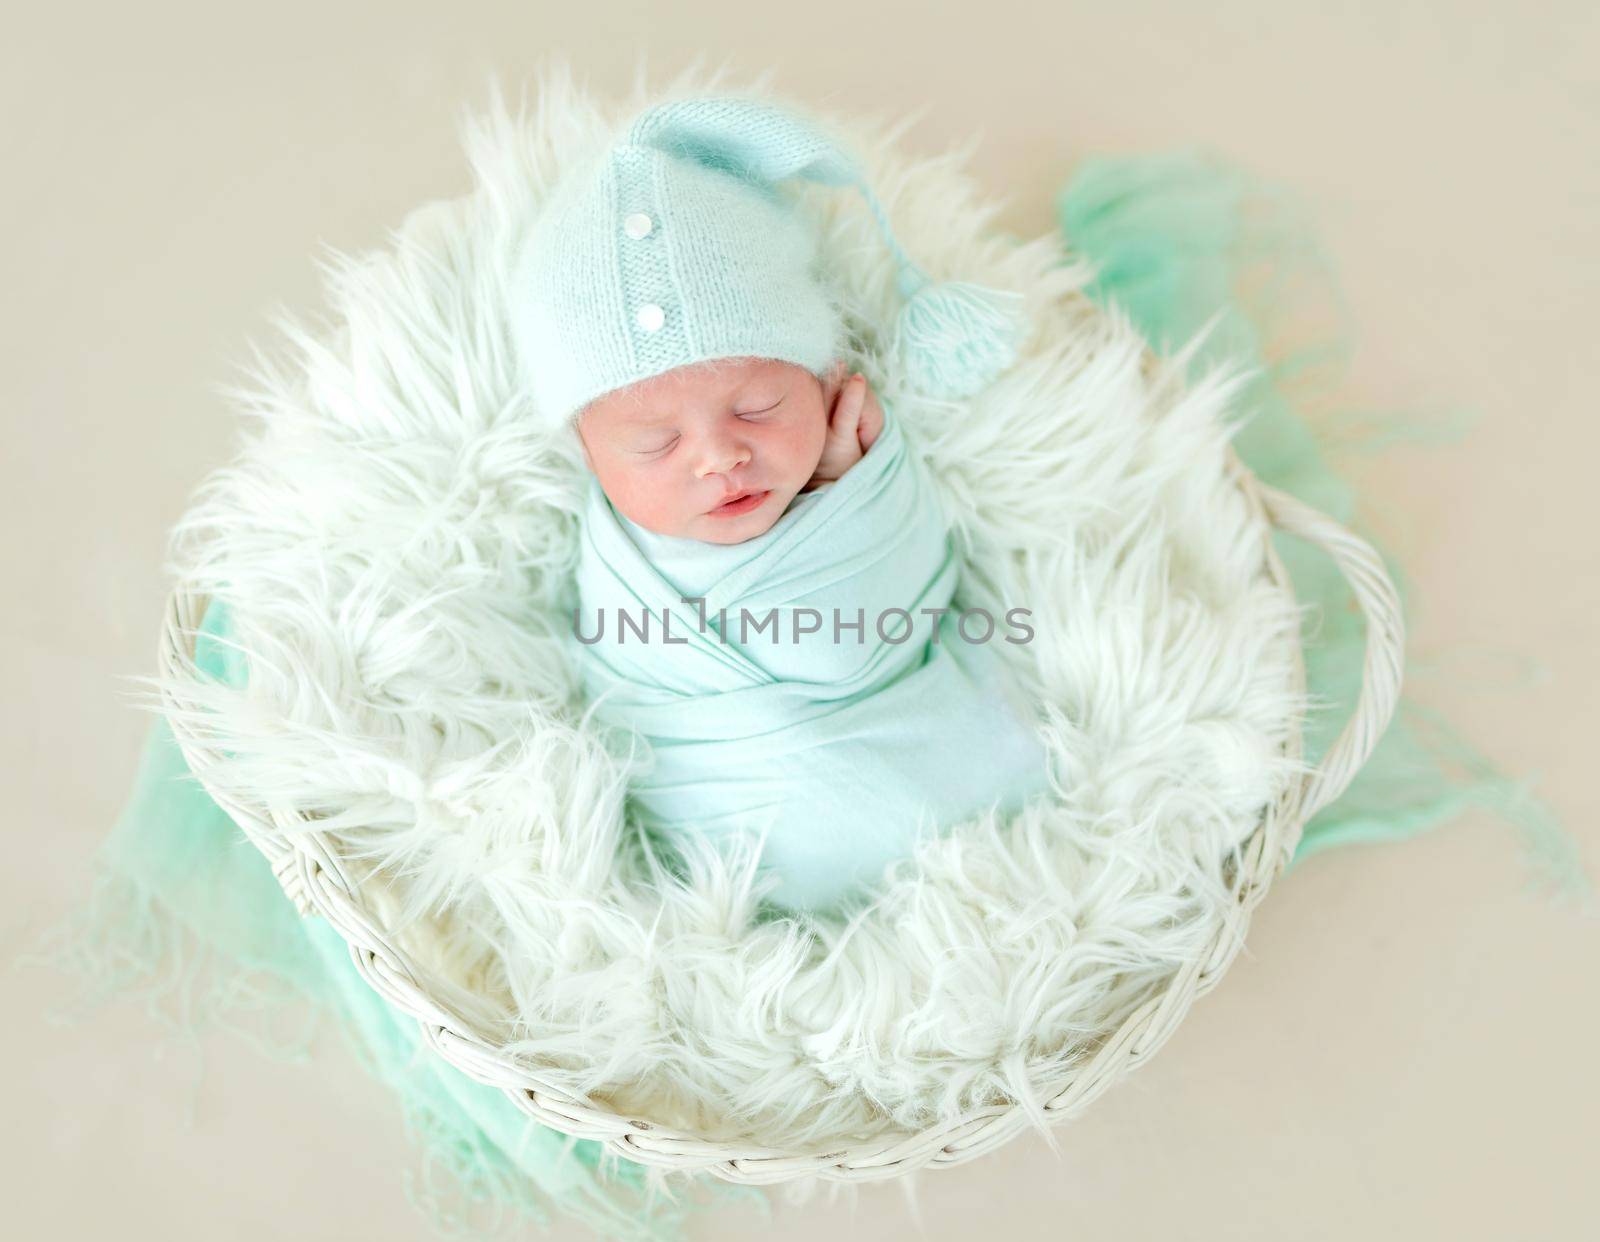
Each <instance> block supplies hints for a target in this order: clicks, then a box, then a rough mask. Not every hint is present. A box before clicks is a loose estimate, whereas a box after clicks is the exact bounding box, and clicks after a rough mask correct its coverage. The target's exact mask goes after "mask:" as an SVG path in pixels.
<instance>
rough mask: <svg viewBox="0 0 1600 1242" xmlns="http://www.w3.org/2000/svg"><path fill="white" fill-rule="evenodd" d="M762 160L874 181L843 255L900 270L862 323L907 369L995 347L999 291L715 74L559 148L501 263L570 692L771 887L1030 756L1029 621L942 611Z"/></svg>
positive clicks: (858, 864) (637, 788) (1015, 768)
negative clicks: (550, 459) (570, 446)
mask: <svg viewBox="0 0 1600 1242" xmlns="http://www.w3.org/2000/svg"><path fill="white" fill-rule="evenodd" d="M537 163H538V164H539V165H540V166H541V167H542V166H544V164H545V161H543V160H542V159H541V160H540V161H537ZM789 179H793V180H799V181H810V182H813V183H816V184H820V185H827V186H843V185H854V186H856V187H857V188H859V189H860V190H861V191H862V193H863V195H864V196H865V197H866V199H867V202H868V205H869V206H870V207H871V208H872V218H873V220H874V221H875V222H876V224H877V226H878V227H879V228H880V229H881V230H882V231H883V235H884V239H885V241H886V242H887V243H888V249H887V254H888V255H889V256H890V260H891V262H892V268H891V267H890V266H889V265H887V264H885V265H883V266H882V267H881V268H880V270H879V271H877V272H875V273H870V275H871V276H872V278H873V281H875V282H876V284H877V286H878V288H880V289H889V290H891V293H892V291H893V290H898V293H899V295H900V296H901V297H902V298H904V299H905V301H904V303H903V304H902V307H901V309H900V311H899V312H898V314H897V315H896V316H895V317H893V318H892V319H891V320H890V321H888V322H886V323H884V324H882V325H877V326H873V325H869V324H863V325H862V326H863V328H864V329H865V330H867V331H869V332H879V331H881V332H883V333H885V334H888V335H885V337H884V338H883V339H884V342H885V344H886V345H887V346H888V348H886V349H885V350H884V351H883V352H882V357H883V359H884V363H885V365H886V366H892V367H894V368H895V371H894V376H895V379H896V381H897V382H898V383H900V384H901V385H903V388H904V391H907V392H914V393H917V394H918V395H922V396H927V397H930V398H933V399H938V400H943V399H960V398H964V397H967V396H971V395H973V394H975V393H977V392H980V391H981V390H982V388H983V386H984V385H985V384H986V383H988V382H989V381H990V380H991V379H992V378H993V377H994V376H995V375H996V374H997V373H998V371H999V369H1000V368H1002V367H1004V366H1005V365H1006V364H1007V363H1008V362H1009V361H1010V360H1012V359H1013V358H1014V357H1015V352H1016V347H1017V342H1018V341H1019V340H1020V336H1021V333H1023V332H1024V331H1025V330H1026V318H1025V316H1023V315H1022V314H1021V313H1020V306H1019V301H1020V297H1019V295H1016V294H1008V293H1004V292H1001V291H995V290H989V289H984V288H982V287H979V286H974V285H967V284H957V283H952V284H935V283H933V282H932V281H931V280H930V279H929V278H928V276H927V275H926V274H925V273H923V272H922V270H921V269H920V268H918V267H917V266H916V265H915V264H913V263H912V262H911V260H910V259H909V258H908V257H907V256H906V255H905V254H904V252H903V251H901V250H900V248H899V246H898V245H897V244H896V243H895V241H894V238H893V235H892V233H891V232H890V231H889V228H888V218H887V216H886V215H885V214H884V212H883V210H882V205H881V204H879V203H878V202H877V200H876V198H874V197H873V195H872V193H871V190H870V189H869V188H868V187H867V185H866V182H865V179H864V178H863V177H862V175H861V169H860V166H859V164H858V162H857V161H856V159H855V158H854V157H853V156H852V155H851V154H850V153H848V152H847V151H844V150H842V149H840V148H839V147H837V146H836V145H835V144H833V143H832V142H830V141H829V140H828V137H827V135H826V134H825V133H824V132H823V131H822V130H821V129H820V128H819V127H817V126H816V125H814V124H812V123H811V122H810V121H808V120H807V119H806V118H804V117H801V116H798V115H795V114H792V113H790V112H789V111H787V110H784V109H781V108H778V107H776V106H775V105H773V104H771V103H769V102H766V101H761V100H751V99H745V98H739V97H722V96H710V97H701V98H687V99H677V100H672V101H669V102H666V103H662V104H657V105H655V106H653V107H651V108H648V109H646V110H645V111H644V112H643V113H641V114H640V115H639V116H637V117H635V118H634V119H633V120H632V121H631V122H630V123H629V124H628V125H627V126H626V127H625V129H624V130H623V131H621V133H620V135H619V141H618V142H617V143H616V144H615V145H613V146H612V147H611V148H610V149H609V150H607V151H605V152H604V153H603V154H602V155H601V156H599V157H598V158H596V159H594V160H593V161H592V162H589V163H584V164H581V165H578V166H575V167H573V168H571V169H564V170H563V176H562V178H561V180H560V181H559V182H558V183H557V185H556V186H555V187H553V188H552V190H551V193H550V194H549V195H548V196H547V198H546V199H545V201H544V203H543V204H542V205H541V208H540V211H539V214H538V216H537V218H536V219H535V220H534V221H533V222H532V223H531V225H530V227H529V229H528V232H527V234H526V236H525V238H524V239H523V240H522V242H521V243H519V244H520V253H519V255H518V256H517V257H516V258H515V259H514V261H513V263H512V265H511V268H510V270H509V271H508V279H507V281H506V292H507V295H508V298H509V304H508V316H509V319H510V322H511V324H512V327H513V330H514V332H515V334H516V346H517V350H516V357H517V360H518V362H519V365H522V366H524V367H525V368H526V369H525V371H524V374H525V375H526V377H527V381H528V385H529V389H530V392H529V396H530V398H531V405H530V408H531V409H532V410H533V412H534V413H535V414H536V415H537V416H538V417H539V418H541V419H543V420H546V421H547V422H548V424H549V426H550V428H551V430H552V431H553V432H559V434H562V435H575V436H576V437H577V438H578V440H579V441H580V442H581V444H582V449H583V458H584V461H585V462H586V463H587V466H588V470H589V475H588V478H587V481H586V487H587V491H586V494H585V496H584V508H583V514H582V516H583V523H582V536H581V540H580V554H579V561H578V568H577V595H578V609H577V614H576V616H575V618H574V639H575V642H574V647H573V649H574V652H575V653H576V654H575V659H576V661H577V662H578V663H579V665H580V666H581V670H582V679H583V687H584V690H585V692H586V694H587V696H588V697H589V699H590V701H591V703H592V705H593V713H594V716H595V717H596V718H598V720H599V721H601V722H602V723H607V724H613V725H616V726H619V727H621V728H623V729H626V730H628V731H630V732H631V734H632V735H635V736H636V737H637V738H638V739H640V740H642V741H643V742H644V743H645V744H646V747H645V749H646V751H647V752H648V754H647V755H646V762H645V763H643V764H641V767H640V768H639V769H638V770H636V773H635V776H634V779H633V781H632V783H631V784H630V787H629V793H630V798H631V804H632V806H633V808H634V809H635V811H636V812H637V813H638V815H639V816H640V819H641V822H642V823H643V824H644V825H645V826H646V827H647V828H648V829H649V830H651V835H652V836H653V837H654V838H655V840H656V841H657V842H658V843H664V844H667V845H669V846H673V845H676V846H677V847H679V848H678V849H677V850H676V851H671V850H669V851H668V852H669V853H671V852H677V853H678V854H679V855H680V857H681V856H683V855H684V854H685V853H686V851H688V849H689V847H691V846H694V847H698V846H700V845H706V844H710V845H721V844H726V843H727V838H728V837H729V834H748V835H747V836H746V837H745V839H746V840H748V841H751V842H759V843H760V844H761V852H760V854H759V859H760V865H761V867H762V868H764V869H765V871H766V872H767V873H768V874H769V875H772V876H774V877H775V878H774V880H773V883H774V884H775V885H776V887H775V888H774V889H773V890H772V891H771V892H770V893H769V894H768V895H769V897H770V899H771V900H772V901H773V902H775V903H776V904H777V905H779V906H781V907H784V908H787V909H790V910H799V909H810V910H820V909H823V908H826V907H829V906H833V905H835V904H836V903H837V902H838V901H840V900H841V899H843V898H844V897H845V896H846V895H847V894H848V893H850V892H851V891H852V890H854V889H856V888H857V887H858V886H860V885H862V884H864V883H867V882H870V881H873V880H876V879H879V878H881V877H882V874H883V871H884V868H885V866H886V865H887V864H889V863H890V862H891V861H893V860H895V859H899V858H904V857H905V856H907V855H908V854H910V853H911V852H912V851H913V850H914V848H915V845H916V842H917V840H918V839H919V837H920V836H921V835H922V834H923V833H924V832H927V833H932V832H934V831H937V830H938V829H940V828H943V827H945V826H948V825H951V824H953V823H955V822H957V821H959V820H961V819H964V818H967V817H970V816H974V815H976V814H979V813H981V812H984V811H987V810H998V811H1000V812H1002V813H1003V812H1005V811H1009V810H1010V809H1012V808H1014V807H1016V806H1018V805H1020V804H1021V802H1022V801H1023V800H1024V799H1026V798H1027V797H1028V796H1029V795H1031V794H1033V793H1038V792H1043V791H1045V790H1047V789H1048V788H1049V783H1048V778H1047V771H1046V769H1047V761H1046V757H1045V754H1044V751H1043V749H1042V744H1041V742H1040V741H1039V740H1038V735H1037V733H1036V731H1035V729H1034V728H1033V726H1032V725H1031V724H1030V723H1029V720H1030V714H1029V710H1028V708H1027V707H1026V705H1024V704H1023V703H1021V702H1019V701H1017V699H1016V698H1015V691H1014V690H1013V688H1012V687H1011V685H1010V684H1009V682H1008V681H1007V680H1006V677H1005V673H1006V672H1007V671H1008V670H1006V669H1005V667H1004V663H1003V661H1002V660H1001V659H1000V658H999V656H998V654H997V650H998V648H997V644H999V643H1001V642H1022V641H1027V638H1028V637H1030V636H1031V630H1029V629H1028V627H1027V626H1026V624H1025V623H1024V624H1023V625H1021V626H1018V625H1017V624H1016V623H1015V618H1014V617H1013V615H1012V614H1013V613H1014V612H1016V611H1018V610H1017V609H1015V608H1012V609H1010V610H1009V611H1008V612H1007V614H1006V616H1005V618H1003V619H1002V618H993V617H988V615H987V614H986V613H984V614H981V615H980V616H977V617H974V616H972V615H971V614H968V615H964V616H958V614H957V613H956V612H954V611H952V610H951V602H952V599H953V597H954V594H955V590H956V586H957V583H958V578H959V573H960V564H959V561H958V559H957V558H956V556H955V555H954V553H953V551H952V547H951V540H950V537H949V529H948V525H947V520H946V517H945V515H944V514H943V512H942V511H941V508H940V505H939V502H938V497H937V495H936V492H935V489H934V487H933V486H932V481H931V480H930V479H929V478H928V477H927V475H926V474H925V472H924V467H923V466H922V464H921V463H920V462H919V461H918V460H917V458H916V457H915V455H914V454H913V453H912V452H910V451H909V449H908V446H907V441H906V439H905V436H904V434H903V431H902V428H901V425H900V420H899V418H898V416H897V412H896V410H895V409H894V408H893V405H892V404H891V403H885V402H883V401H881V400H880V399H879V398H877V397H875V396H874V395H873V393H872V392H871V391H870V390H869V387H868V385H867V383H866V381H865V380H864V379H863V378H861V377H860V376H850V377H848V378H846V376H845V374H844V372H843V370H842V368H841V367H840V365H839V363H838V360H839V359H840V358H842V357H845V356H846V355H847V354H848V352H849V348H848V342H849V341H850V337H851V330H850V329H849V327H848V326H847V319H846V315H845V312H844V309H843V302H842V299H841V298H840V297H839V296H838V290H839V285H838V283H836V281H835V276H836V275H837V274H838V273H835V272H831V271H829V270H828V269H827V265H826V264H825V263H824V262H823V258H822V251H821V247H820V245H819V233H818V230H817V228H816V225H815V222H814V221H813V220H811V219H808V218H807V217H806V216H804V215H802V214H801V213H800V212H798V211H797V210H796V209H795V199H794V197H793V196H792V195H789V194H787V193H785V192H784V187H783V186H782V184H781V183H782V182H784V181H785V180H789ZM870 249H871V248H870V247H863V246H862V245H860V244H859V243H856V242H851V243H849V244H848V245H847V246H846V250H845V252H846V253H849V254H850V255H851V256H852V261H863V262H869V263H870V262H871V261H872V260H871V258H870V256H869V252H870ZM861 256H869V257H865V258H863V257H861ZM868 283H869V284H870V283H872V281H869V282H868ZM1023 602H1024V601H1008V605H1009V604H1011V603H1015V604H1017V605H1021V604H1022V603H1023ZM1022 611H1023V612H1025V611H1026V610H1025V609H1023V610H1022ZM691 862H692V860H691ZM689 871H690V872H691V873H692V871H693V867H692V865H691V866H690V868H689Z"/></svg>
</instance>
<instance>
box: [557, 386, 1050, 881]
mask: <svg viewBox="0 0 1600 1242" xmlns="http://www.w3.org/2000/svg"><path fill="white" fill-rule="evenodd" d="M649 535H650V533H649V532H645V531H642V530H641V528H638V527H636V526H634V525H633V523H631V522H629V521H628V519H626V518H624V517H622V516H621V515H620V514H619V513H617V511H616V509H615V508H614V507H613V506H612V504H611V502H610V500H609V499H608V498H607V497H606V495H605V493H604V492H603V491H602V490H601V487H600V485H599V483H598V481H596V480H595V479H594V478H593V477H592V476H591V478H590V486H589V494H588V501H587V506H586V509H585V517H584V533H583V537H582V546H581V551H580V555H579V563H578V570H577V587H578V600H579V602H578V615H577V616H576V617H575V625H574V631H575V636H576V637H577V639H578V643H579V647H578V649H579V651H580V652H581V653H582V655H581V658H580V662H581V667H582V671H583V681H584V689H585V691H586V693H587V694H588V695H589V697H590V698H591V699H594V700H596V707H595V716H596V718H597V719H598V720H600V721H601V722H603V723H605V724H609V725H613V726H617V727H620V728H623V729H632V730H635V731H636V732H637V734H638V735H639V737H640V739H641V740H643V741H644V742H646V743H648V745H649V750H650V752H651V762H650V763H649V766H648V767H647V769H646V770H645V771H643V772H642V773H640V774H638V775H636V776H635V778H634V780H633V782H632V784H631V786H630V792H631V796H632V799H633V802H634V805H635V807H636V808H637V810H638V812H639V814H640V816H641V819H642V822H643V823H644V824H645V826H646V827H647V828H649V829H650V830H651V831H653V832H654V833H655V834H656V835H657V836H658V838H660V839H662V840H664V841H665V842H666V843H669V844H673V843H676V842H680V841H682V840H683V838H684V836H685V835H686V834H694V833H698V834H701V835H703V836H705V837H708V838H717V837H722V836H725V835H726V834H729V833H734V832H739V831H745V830H749V831H751V832H754V833H756V834H758V835H759V834H761V833H765V834H766V836H765V838H764V848H763V850H762V853H761V859H762V866H763V867H765V868H770V869H771V870H772V871H774V872H776V873H777V876H778V886H777V888H776V889H775V890H774V891H773V892H772V893H770V894H769V896H768V899H769V900H771V901H773V902H774V903H776V904H777V905H780V906H782V907H784V908H786V909H810V910H820V909H823V908H827V907H830V906H832V905H834V904H835V903H836V902H838V901H839V900H841V899H842V898H843V897H845V896H846V895H847V894H848V893H849V892H850V891H851V890H852V889H854V888H856V887H857V886H858V885H859V884H861V883H863V882H866V881H870V880H873V879H876V878H877V877H878V876H880V875H881V873H882V871H883V869H884V867H885V866H886V865H887V864H888V863H889V862H891V861H892V860H894V859H897V858H903V857H906V856H908V855H909V854H910V853H911V852H912V850H913V849H914V847H915V844H916V842H917V840H918V839H919V837H920V835H921V834H922V833H924V832H926V833H930V834H931V833H933V832H936V831H937V830H939V829H941V828H944V827H947V826H950V825H952V824H954V823H957V822H960V821H961V820H963V819H966V818H969V817H971V816H973V815H976V814H978V813H980V812H982V811H984V810H987V809H989V808H990V807H995V808H997V809H998V810H999V811H1000V812H1001V813H1002V814H1004V813H1006V812H1008V811H1010V810H1014V809H1015V808H1017V807H1018V806H1020V805H1021V804H1022V803H1023V802H1024V801H1026V800H1027V799H1028V798H1029V797H1030V796H1032V795H1033V794H1036V793H1042V792H1044V791H1046V790H1048V788H1049V784H1048V780H1047V769H1046V755H1045V751H1044V747H1043V744H1042V742H1041V741H1040V740H1039V737H1038V734H1037V732H1036V731H1035V729H1034V728H1033V726H1032V724H1031V723H1030V721H1031V716H1030V714H1029V713H1028V710H1027V708H1026V707H1025V706H1024V704H1023V702H1022V700H1021V699H1020V697H1019V695H1018V691H1017V690H1016V688H1015V687H1014V686H1013V684H1012V682H1011V679H1010V677H1009V674H1008V670H1007V669H1006V668H1005V666H1004V664H1003V663H1002V661H1001V660H1000V659H999V657H998V656H997V654H996V652H995V651H994V649H993V646H992V644H994V643H999V642H1006V641H1010V642H1020V641H1023V640H1025V639H1026V638H1027V637H1028V636H1029V633H1030V631H1029V630H1028V629H1027V628H1026V625H1025V623H1024V622H1018V623H1014V624H1008V620H1007V618H1005V617H997V618H994V619H993V622H994V623H993V625H992V626H991V625H990V624H989V622H988V621H987V620H986V619H985V616H983V615H977V614H974V615H972V616H971V617H969V618H968V624H967V626H966V633H967V634H970V635H971V641H968V639H967V638H966V637H964V636H963V633H962V629H961V626H960V618H959V614H958V612H957V611H956V610H955V609H954V608H953V607H952V599H953V596H954V594H955V591H956V587H957V584H958V581H959V575H960V562H959V560H958V558H957V557H956V555H955V552H954V550H953V547H952V544H951V540H950V537H949V529H948V526H947V525H946V523H945V520H944V517H943V514H942V511H941V509H940V506H939V498H938V495H937V493H936V492H935V490H934V487H933V484H932V482H931V481H930V480H929V478H928V477H927V473H926V470H925V468H924V467H923V466H922V465H921V463H920V462H918V461H917V460H916V459H915V458H914V457H913V456H912V454H911V453H910V452H909V451H908V447H907V444H906V440H905V437H904V436H903V435H902V433H901V429H900V424H899V420H898V418H897V417H896V416H895V414H894V413H893V411H892V409H890V408H889V406H888V405H887V404H885V405H884V427H883V431H882V433H881V434H880V435H879V437H878V439H877V440H876V441H875V442H874V443H873V445H872V448H871V449H870V450H869V451H868V452H867V454H866V455H865V456H864V457H863V458H862V459H861V460H860V461H859V462H857V463H856V465H854V466H853V467H851V468H850V469H849V470H848V471H847V472H846V473H845V474H844V475H843V477H842V478H840V479H839V480H838V481H837V482H836V483H833V484H832V485H830V486H827V487H824V488H821V489H818V490H817V491H816V492H815V493H811V494H806V495H804V496H803V503H798V504H795V505H792V506H791V507H790V508H789V509H788V510H787V511H786V512H785V513H784V514H783V515H782V516H780V517H779V519H778V520H777V521H776V522H775V523H774V524H773V525H772V527H771V528H770V529H768V530H767V531H765V532H763V533H762V534H761V535H758V536H757V537H755V538H753V539H749V540H746V541H745V542H743V543H738V544H713V543H702V542H700V541H698V540H690V539H676V538H670V539H669V538H664V537H661V536H656V537H654V538H650V537H649ZM641 543H643V544H644V545H645V547H648V548H650V549H652V550H656V551H659V550H663V549H669V550H670V552H671V554H672V555H671V558H670V561H668V560H665V559H663V558H652V556H651V555H650V554H649V553H647V551H646V550H645V547H641V546H640V545H641ZM658 560H660V562H661V563H659V564H658V563H657V561H658ZM669 565H670V569H669V568H667V566H669ZM686 596H687V597H689V598H688V599H687V600H686V599H685V597H686ZM925 609H926V610H930V611H927V612H925V611H924V610H925ZM896 610H902V611H901V612H897V611H896ZM941 610H943V611H941ZM906 614H908V615H906ZM702 620H703V624H702ZM980 638H981V639H984V641H979V639H980Z"/></svg>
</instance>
